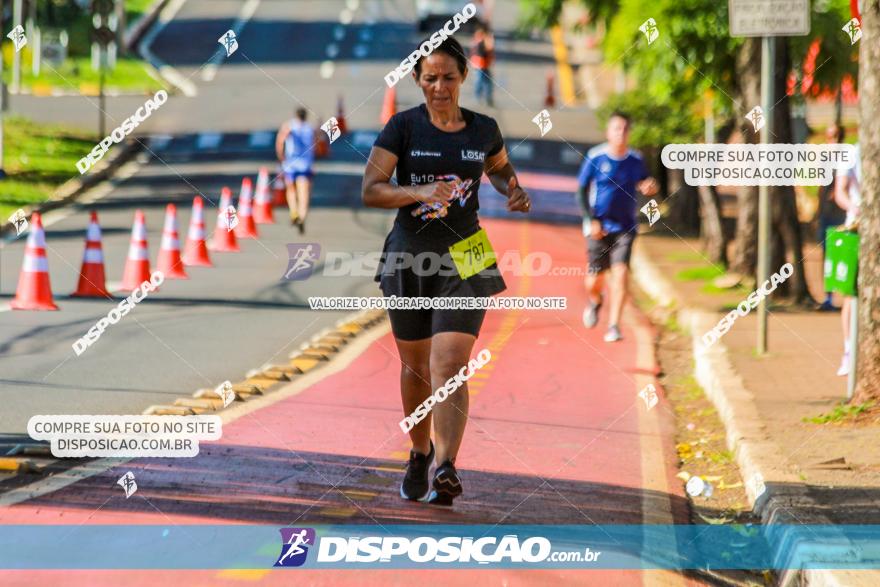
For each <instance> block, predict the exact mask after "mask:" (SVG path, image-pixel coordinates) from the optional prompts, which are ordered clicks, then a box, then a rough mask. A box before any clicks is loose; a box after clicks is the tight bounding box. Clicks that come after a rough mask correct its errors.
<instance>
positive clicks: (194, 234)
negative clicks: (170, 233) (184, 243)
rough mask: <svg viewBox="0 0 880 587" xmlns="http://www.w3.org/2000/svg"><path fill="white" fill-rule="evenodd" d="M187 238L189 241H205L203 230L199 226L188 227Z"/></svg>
mask: <svg viewBox="0 0 880 587" xmlns="http://www.w3.org/2000/svg"><path fill="white" fill-rule="evenodd" d="M187 238H188V239H189V240H191V241H198V240H205V229H204V228H203V227H199V226H190V227H189V234H188V235H187Z"/></svg>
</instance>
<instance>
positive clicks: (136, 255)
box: [128, 243, 150, 261]
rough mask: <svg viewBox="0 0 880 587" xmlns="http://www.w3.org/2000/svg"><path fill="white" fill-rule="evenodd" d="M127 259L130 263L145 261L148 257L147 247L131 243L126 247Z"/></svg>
mask: <svg viewBox="0 0 880 587" xmlns="http://www.w3.org/2000/svg"><path fill="white" fill-rule="evenodd" d="M128 258H129V259H131V260H132V261H146V260H147V259H149V258H150V255H149V254H148V253H147V247H144V246H141V245H139V244H137V243H131V246H130V247H128Z"/></svg>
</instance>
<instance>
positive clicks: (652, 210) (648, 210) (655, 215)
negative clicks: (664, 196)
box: [639, 199, 660, 226]
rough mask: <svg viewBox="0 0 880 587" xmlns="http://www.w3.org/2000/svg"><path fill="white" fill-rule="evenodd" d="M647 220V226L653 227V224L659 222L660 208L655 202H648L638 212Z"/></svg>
mask: <svg viewBox="0 0 880 587" xmlns="http://www.w3.org/2000/svg"><path fill="white" fill-rule="evenodd" d="M639 211H640V212H641V213H642V214H644V215H645V217H647V219H648V226H654V223H655V222H657V221H658V220H660V206H658V205H657V202H656V201H655V200H653V199H652V200H650V201H649V202H648V203H647V204H645V205H644V206H642V207H641V209H640V210H639Z"/></svg>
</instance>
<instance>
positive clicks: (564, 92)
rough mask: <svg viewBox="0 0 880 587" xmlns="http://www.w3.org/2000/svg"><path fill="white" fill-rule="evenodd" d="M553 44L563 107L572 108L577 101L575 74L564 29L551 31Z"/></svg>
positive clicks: (556, 28) (557, 27)
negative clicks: (563, 33) (566, 44)
mask: <svg viewBox="0 0 880 587" xmlns="http://www.w3.org/2000/svg"><path fill="white" fill-rule="evenodd" d="M550 39H551V41H552V42H553V57H554V58H555V59H556V76H557V77H558V78H559V95H560V97H561V100H560V101H561V102H562V105H563V106H571V105H572V104H574V103H575V101H576V100H577V96H576V95H575V92H574V72H573V71H572V69H571V65H570V64H569V63H568V48H567V47H566V46H565V41H564V38H563V35H562V29H561V28H559V26H558V25H557V26H555V27H553V28H552V29H550Z"/></svg>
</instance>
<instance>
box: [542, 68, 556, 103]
mask: <svg viewBox="0 0 880 587" xmlns="http://www.w3.org/2000/svg"><path fill="white" fill-rule="evenodd" d="M554 106H556V97H555V96H554V95H553V74H552V73H548V74H547V96H546V97H545V98H544V108H553V107H554Z"/></svg>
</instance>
